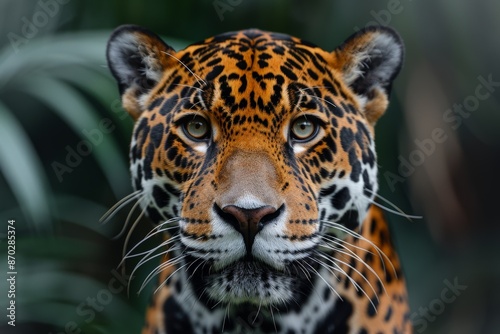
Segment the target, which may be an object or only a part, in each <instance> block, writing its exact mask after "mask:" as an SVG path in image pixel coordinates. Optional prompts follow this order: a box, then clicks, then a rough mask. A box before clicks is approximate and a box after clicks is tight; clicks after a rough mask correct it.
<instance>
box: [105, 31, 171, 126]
mask: <svg viewBox="0 0 500 334" xmlns="http://www.w3.org/2000/svg"><path fill="white" fill-rule="evenodd" d="M167 53H168V54H175V51H174V50H173V49H172V48H171V47H170V46H168V45H167V44H165V43H164V42H163V41H162V40H161V38H160V37H158V36H157V35H156V34H154V33H152V32H151V31H149V30H147V29H144V28H142V27H138V26H134V25H124V26H120V27H118V28H117V29H116V30H115V31H114V32H113V34H112V35H111V37H110V39H109V41H108V47H107V51H106V57H107V60H108V66H109V68H110V70H111V73H112V74H113V76H114V77H115V79H116V81H117V82H118V87H119V89H120V94H121V95H122V99H123V105H124V107H125V108H126V109H127V111H128V112H129V113H130V114H132V115H133V116H134V117H135V116H137V115H139V114H140V113H141V110H140V97H141V96H143V95H144V94H146V93H148V92H149V91H150V90H151V88H153V87H154V86H155V85H156V84H157V83H158V82H159V81H160V80H161V78H162V77H163V73H164V70H165V69H166V68H167V67H168V65H169V62H170V61H171V57H170V56H169V55H168V54H167Z"/></svg>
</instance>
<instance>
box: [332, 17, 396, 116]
mask: <svg viewBox="0 0 500 334" xmlns="http://www.w3.org/2000/svg"><path fill="white" fill-rule="evenodd" d="M333 55H334V59H335V63H336V64H335V66H336V68H337V69H338V70H339V71H340V72H341V74H342V76H343V79H344V82H345V83H347V85H348V86H349V87H351V89H352V90H353V91H354V93H356V94H357V95H358V96H359V97H360V101H361V102H362V105H363V107H364V110H365V114H366V117H367V119H368V121H369V122H370V123H371V124H374V123H375V122H376V121H377V120H378V118H379V117H380V116H382V114H383V113H384V111H385V110H386V109H387V105H388V101H389V93H390V91H391V85H392V81H393V80H394V78H395V77H396V75H397V74H398V72H399V70H400V69H401V65H402V63H403V57H404V45H403V41H402V40H401V37H400V36H399V34H398V33H397V32H395V31H394V30H392V29H390V28H387V27H381V26H374V27H367V28H365V29H362V30H360V31H358V32H357V33H355V34H354V35H352V36H351V37H349V38H348V39H347V40H346V41H345V42H344V43H343V44H342V45H341V46H339V47H338V48H337V49H336V50H335V51H334V52H333Z"/></svg>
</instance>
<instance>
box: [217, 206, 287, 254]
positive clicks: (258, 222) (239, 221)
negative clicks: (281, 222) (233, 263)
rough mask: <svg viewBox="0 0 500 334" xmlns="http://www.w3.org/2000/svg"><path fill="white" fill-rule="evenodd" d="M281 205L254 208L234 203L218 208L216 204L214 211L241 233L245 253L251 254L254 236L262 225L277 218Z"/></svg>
mask: <svg viewBox="0 0 500 334" xmlns="http://www.w3.org/2000/svg"><path fill="white" fill-rule="evenodd" d="M282 208H283V206H281V207H280V208H278V209H276V208H274V207H273V206H270V205H265V206H261V207H259V208H255V209H244V208H241V207H238V206H236V205H226V206H224V207H223V208H222V209H220V208H219V207H218V206H217V205H216V211H218V213H219V215H220V216H221V217H222V219H224V221H226V222H227V223H228V224H230V225H232V226H233V227H234V228H235V229H236V230H237V231H238V232H240V233H241V234H242V235H243V240H244V241H245V246H246V250H247V254H251V251H252V245H253V242H254V240H255V236H256V235H257V233H259V231H260V230H262V229H263V228H264V226H265V225H266V224H267V223H269V222H270V221H272V220H273V219H275V218H277V217H278V216H279V215H280V214H281V212H282Z"/></svg>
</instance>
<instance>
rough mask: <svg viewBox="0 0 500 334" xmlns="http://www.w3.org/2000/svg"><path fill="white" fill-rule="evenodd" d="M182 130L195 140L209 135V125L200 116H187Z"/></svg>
mask: <svg viewBox="0 0 500 334" xmlns="http://www.w3.org/2000/svg"><path fill="white" fill-rule="evenodd" d="M183 129H184V132H185V133H186V135H187V136H188V137H190V139H192V140H195V141H200V140H205V139H208V137H210V125H209V124H208V121H207V120H206V119H205V118H203V117H201V116H194V117H189V118H188V119H187V120H186V122H184V124H183Z"/></svg>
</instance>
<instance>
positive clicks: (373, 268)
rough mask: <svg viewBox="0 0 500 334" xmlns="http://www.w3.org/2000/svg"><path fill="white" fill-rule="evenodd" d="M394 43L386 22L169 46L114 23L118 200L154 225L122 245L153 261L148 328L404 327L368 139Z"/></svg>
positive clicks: (396, 52) (400, 53) (395, 263)
mask: <svg viewBox="0 0 500 334" xmlns="http://www.w3.org/2000/svg"><path fill="white" fill-rule="evenodd" d="M403 58H404V46H403V42H402V39H401V38H400V36H399V34H398V33H397V32H395V31H394V30H392V29H391V28H388V27H382V26H373V27H367V28H364V29H362V30H359V31H357V32H355V33H354V34H353V35H352V36H351V37H349V38H348V39H347V40H345V42H343V43H342V44H341V45H340V46H338V47H337V48H335V49H334V50H333V51H331V52H329V51H325V50H323V49H322V48H320V47H318V46H316V45H314V44H312V43H309V42H307V41H304V40H302V39H299V38H296V37H292V36H289V35H286V34H281V33H274V32H266V31H261V30H258V29H248V30H242V31H236V32H228V33H223V34H220V35H217V36H214V37H210V38H207V39H205V40H203V41H201V42H198V43H195V44H192V45H189V46H188V47H186V48H185V49H183V50H180V51H175V50H174V49H173V48H172V47H170V46H169V45H168V44H166V43H165V42H164V41H163V40H162V39H161V38H160V37H159V36H158V35H156V34H154V33H153V32H151V31H149V30H148V29H145V28H143V27H139V26H134V25H125V26H121V27H118V28H117V29H116V30H115V31H114V32H113V34H112V35H111V37H110V39H109V42H108V46H107V61H108V65H109V69H110V71H111V73H112V75H113V76H114V78H115V79H116V81H117V83H118V88H119V92H120V94H121V99H122V105H123V107H124V109H126V110H127V111H128V113H129V114H130V115H131V117H132V118H133V120H134V130H133V136H132V140H131V144H130V170H131V174H132V183H133V187H134V189H135V192H133V193H132V194H131V195H130V196H129V197H128V198H127V201H131V200H132V199H137V204H136V205H137V206H138V207H140V208H141V210H142V213H144V214H146V215H147V217H148V219H149V220H150V221H151V222H152V223H153V227H152V230H151V232H150V233H149V234H148V235H147V236H146V237H145V239H144V240H146V239H149V238H151V237H152V236H159V235H161V238H159V239H155V240H160V241H157V243H156V244H155V246H154V247H153V248H152V249H148V250H147V251H145V252H139V251H138V250H137V248H136V247H137V246H138V245H136V246H134V248H132V249H131V252H129V253H128V256H129V257H131V256H139V255H142V256H143V258H142V260H141V261H139V265H142V264H144V263H145V262H149V261H151V260H156V263H158V264H159V265H158V266H157V267H156V268H155V269H154V270H153V271H152V272H151V273H150V274H149V275H148V276H147V277H146V279H145V283H147V282H150V281H151V280H152V279H154V280H155V281H156V279H158V281H157V285H155V287H157V289H156V290H155V291H154V293H152V298H151V302H150V305H149V306H148V308H147V311H146V319H145V324H144V327H143V330H142V333H143V334H160V333H161V334H175V333H182V334H189V333H197V334H202V333H203V334H207V333H283V334H309V333H318V334H325V333H335V334H339V333H351V334H376V333H411V332H412V326H411V321H410V317H409V306H408V297H407V291H406V284H405V280H404V277H403V273H402V270H401V264H400V261H399V258H398V254H397V252H396V249H395V246H394V244H393V241H392V240H391V237H390V232H389V226H388V223H387V220H386V219H385V218H384V214H383V211H382V209H381V207H382V205H380V204H379V199H380V198H381V197H380V196H378V195H377V191H378V183H377V160H376V151H375V142H374V128H375V125H376V123H377V121H378V119H379V118H380V117H381V116H382V115H383V114H384V112H385V110H386V109H387V106H388V103H389V94H390V91H391V86H392V83H393V81H394V79H395V77H396V75H397V74H398V72H399V71H400V68H401V66H402V62H403ZM144 240H143V241H144ZM149 240H152V239H149ZM141 243H142V241H141ZM134 249H135V251H134ZM143 287H144V284H143Z"/></svg>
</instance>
